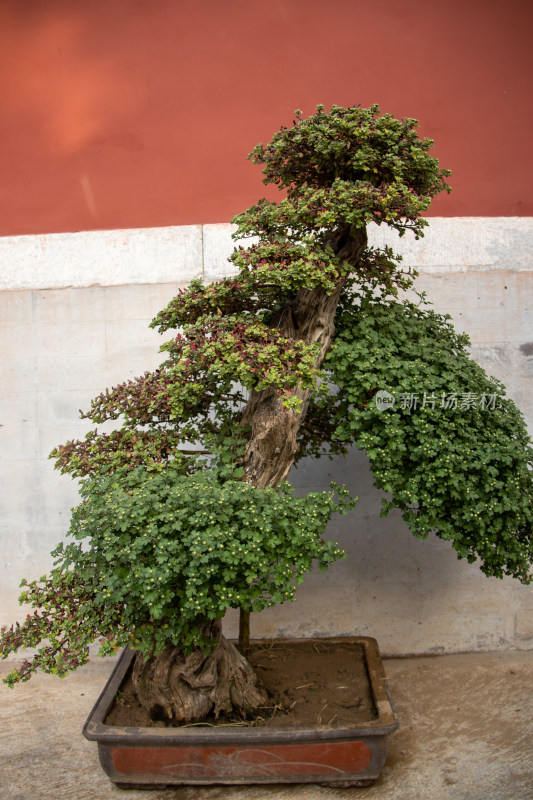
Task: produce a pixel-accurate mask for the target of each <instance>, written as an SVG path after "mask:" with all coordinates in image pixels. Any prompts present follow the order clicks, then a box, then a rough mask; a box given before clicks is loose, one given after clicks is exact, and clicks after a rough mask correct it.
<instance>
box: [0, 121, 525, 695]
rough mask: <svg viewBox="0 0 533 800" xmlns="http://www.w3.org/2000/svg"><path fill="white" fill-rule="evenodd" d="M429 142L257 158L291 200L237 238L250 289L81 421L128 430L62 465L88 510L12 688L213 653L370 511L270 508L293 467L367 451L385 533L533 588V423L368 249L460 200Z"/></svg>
mask: <svg viewBox="0 0 533 800" xmlns="http://www.w3.org/2000/svg"><path fill="white" fill-rule="evenodd" d="M416 127H417V123H416V121H415V120H412V119H404V120H399V119H396V118H394V117H392V116H391V115H389V114H382V113H381V112H380V110H379V109H378V107H377V106H372V107H371V108H366V109H365V108H360V107H359V106H355V107H351V108H342V107H340V106H332V108H331V109H330V110H329V111H326V109H325V108H324V106H318V107H317V111H316V113H315V114H313V115H312V116H310V117H309V118H304V117H303V116H302V114H301V112H299V111H298V112H296V117H295V119H294V121H293V125H292V126H291V127H289V128H281V130H280V131H279V132H277V133H276V134H275V135H274V136H273V138H272V139H271V141H270V142H269V143H268V144H267V145H262V144H259V145H257V146H256V147H255V149H254V150H253V152H252V153H251V154H250V158H251V160H252V161H253V162H254V163H256V164H261V165H262V166H263V175H264V182H265V183H273V184H275V185H277V186H278V187H279V188H280V189H281V190H283V191H284V197H283V199H281V200H280V201H279V202H277V203H276V202H272V201H268V200H260V201H259V202H258V203H257V204H256V205H255V206H252V207H251V208H249V209H247V210H246V211H245V212H243V213H242V214H239V215H237V217H235V219H234V220H233V221H234V223H235V224H236V233H235V237H236V239H238V240H239V241H241V242H242V241H243V240H246V238H247V237H254V238H253V240H252V243H251V244H249V246H248V247H243V246H242V244H240V245H239V246H237V247H236V249H235V250H234V252H233V254H232V255H231V257H230V261H231V262H232V264H233V266H234V268H235V274H234V275H233V276H232V277H228V278H225V279H224V280H221V281H218V282H216V283H212V284H209V285H206V284H204V283H202V282H201V281H198V280H195V281H192V282H191V284H190V285H189V286H188V288H187V289H185V290H182V291H181V292H180V293H179V294H178V295H177V297H176V298H175V299H174V300H172V301H171V302H170V303H169V304H168V306H167V307H166V308H165V309H163V310H162V311H161V312H160V313H159V314H158V315H157V317H156V318H155V319H154V321H153V322H152V326H153V327H156V328H158V330H159V331H160V332H161V333H165V332H167V331H173V334H172V338H171V339H170V340H169V341H167V342H166V343H165V344H163V346H162V348H161V349H162V352H163V353H165V354H166V355H165V360H164V361H163V363H162V364H161V366H160V367H159V368H158V369H157V370H155V371H154V372H151V373H145V374H144V375H143V376H141V377H139V378H137V379H135V380H133V381H127V382H125V383H123V384H120V385H119V386H115V387H114V388H112V389H110V390H106V391H105V392H103V393H102V394H101V395H99V396H98V397H97V398H95V399H94V400H93V402H92V404H91V406H90V408H89V409H88V411H86V412H85V413H83V414H82V416H83V417H84V418H86V419H88V420H90V421H91V422H92V423H93V424H95V425H101V424H103V423H108V422H109V421H115V425H116V428H115V430H114V431H112V432H111V433H102V432H98V430H97V429H94V430H92V431H91V432H90V433H88V434H87V436H86V437H85V438H84V439H83V440H81V441H70V442H67V443H66V444H64V445H61V446H60V447H58V448H56V449H55V450H54V451H53V453H52V456H53V458H54V459H55V462H56V467H57V468H58V469H60V470H61V471H62V472H65V473H69V474H71V475H72V476H74V477H76V478H80V479H81V503H80V505H79V506H78V507H77V508H76V509H75V510H74V512H73V517H72V522H71V526H70V530H69V536H70V537H71V538H72V540H73V541H71V542H70V543H69V544H65V545H64V544H60V545H59V546H58V548H57V549H56V550H55V551H54V556H55V558H56V562H55V567H54V568H53V569H52V571H51V572H50V575H49V576H44V577H43V578H41V579H40V581H32V582H30V583H25V587H26V588H25V591H24V593H23V595H22V598H21V599H22V600H23V601H26V602H29V603H31V604H32V605H33V606H34V607H36V609H37V610H36V611H35V612H34V613H33V615H29V616H28V618H27V620H26V621H25V622H23V623H22V625H18V624H17V625H16V626H14V627H12V628H11V629H9V630H8V629H3V631H2V635H1V638H0V647H1V652H2V655H3V656H4V657H5V656H7V655H8V654H9V653H10V652H13V651H16V650H17V649H18V648H19V647H26V646H32V647H33V646H38V645H39V644H40V643H41V642H42V641H43V640H48V641H47V643H45V644H44V645H43V646H42V647H41V649H40V650H39V652H38V654H37V655H36V656H35V657H34V658H33V660H31V661H27V662H25V664H24V665H23V667H22V668H21V669H19V670H15V671H14V672H12V673H11V674H10V675H9V676H8V678H7V682H8V683H9V684H10V685H13V684H14V683H16V682H17V681H18V680H26V679H27V678H28V677H29V676H30V675H31V674H32V672H33V671H34V670H35V669H37V668H38V667H40V668H42V669H44V670H46V671H49V672H57V673H58V674H60V675H63V674H65V673H66V672H67V671H68V670H69V669H74V668H76V667H77V666H79V665H80V664H82V663H84V662H85V661H86V660H87V657H88V644H89V643H90V642H91V641H93V640H94V639H98V638H100V640H101V643H102V647H101V652H102V653H103V654H105V653H108V652H111V651H112V650H113V649H114V648H115V647H117V646H122V645H125V644H131V645H132V646H133V647H134V648H136V649H138V650H139V651H140V652H141V653H143V654H144V655H145V656H147V657H148V656H149V655H154V654H157V653H158V652H160V651H161V650H162V649H163V648H165V647H166V646H168V645H175V646H178V647H179V648H181V649H182V650H183V652H191V651H192V650H193V649H194V648H195V647H198V646H201V647H204V648H206V649H209V647H210V646H212V644H213V643H212V642H211V643H210V642H209V641H208V640H206V637H205V630H206V625H208V623H209V622H211V621H214V620H218V619H220V618H221V617H222V616H223V615H224V613H225V611H226V609H227V608H229V607H233V608H241V609H244V610H246V611H255V610H260V609H261V608H264V607H266V606H268V605H272V604H275V603H278V602H283V601H285V600H290V599H292V597H293V594H294V585H295V583H298V582H300V581H301V580H302V578H303V575H304V573H305V572H306V571H308V570H309V569H310V568H311V566H312V564H313V563H318V565H319V566H320V567H321V568H326V567H327V566H328V565H330V564H331V563H333V561H334V560H335V559H337V558H339V557H342V555H343V554H342V553H341V551H340V550H339V549H338V548H337V547H336V546H335V545H334V544H333V543H328V542H325V541H324V539H323V534H324V531H325V527H326V524H327V522H328V520H329V519H330V517H331V515H332V514H333V513H335V512H341V513H343V512H345V511H346V510H347V509H348V508H350V507H352V506H353V504H354V501H353V500H352V499H351V498H350V496H349V495H348V493H347V490H346V489H344V488H343V487H332V491H331V492H322V493H311V494H309V495H308V496H307V497H305V498H301V497H296V496H295V495H294V494H293V493H292V492H291V490H290V487H289V486H288V484H287V483H286V481H284V480H282V481H281V482H279V481H278V479H271V480H270V483H269V481H268V480H266V479H265V481H264V482H263V486H264V488H259V487H260V486H261V485H262V484H261V473H262V471H263V470H265V471H266V470H267V468H270V466H271V463H272V461H275V460H276V459H278V460H282V459H285V462H286V463H285V464H284V465H283V470H281V473H283V474H285V473H286V472H287V471H288V469H289V468H290V465H291V463H293V462H294V461H295V460H297V459H298V458H302V457H303V456H315V457H319V456H321V455H324V454H328V455H331V454H335V453H343V452H345V451H346V448H347V447H348V446H349V445H356V446H357V447H359V448H361V449H363V450H365V451H366V452H367V454H368V456H369V459H370V464H371V468H372V471H373V474H374V477H375V482H376V486H378V487H379V488H380V489H383V490H384V491H385V492H386V493H387V494H386V499H384V513H386V512H387V511H388V510H390V509H391V508H393V507H397V508H399V509H401V512H402V515H403V518H404V520H405V522H406V524H407V525H408V526H409V527H410V529H411V530H412V532H413V533H414V534H415V535H417V536H422V537H425V536H427V535H429V534H431V533H435V534H437V535H438V536H441V537H442V538H444V539H448V540H450V541H451V542H452V544H453V547H454V548H455V549H456V551H457V554H458V556H459V557H466V558H467V559H468V560H469V561H473V560H475V559H479V562H480V566H481V569H482V570H483V571H484V572H485V573H486V574H487V575H492V576H497V577H501V576H502V575H504V574H508V575H511V576H513V577H516V578H518V579H519V580H520V581H522V582H523V583H528V582H529V581H530V578H531V574H530V570H531V564H532V561H533V544H532V533H531V531H532V523H533V511H532V503H531V500H532V497H533V479H532V471H531V467H532V455H533V451H532V450H531V446H530V441H529V439H528V436H527V433H526V428H525V424H524V421H523V418H522V417H521V415H520V413H519V411H518V410H517V409H516V407H515V406H514V404H513V403H512V402H511V401H510V400H509V399H508V398H506V397H505V392H504V388H503V387H502V385H501V384H499V383H498V382H497V381H494V380H492V379H490V378H488V377H487V376H486V374H485V373H484V372H483V370H482V369H481V368H480V367H479V366H478V365H477V364H475V363H474V362H473V361H472V360H471V359H470V357H469V354H468V339H467V337H465V336H464V335H458V334H456V333H455V332H454V330H453V328H452V327H451V325H450V322H449V319H448V318H446V317H443V316H439V315H438V314H435V313H434V312H433V311H431V310H430V309H429V307H428V306H427V304H426V303H425V301H424V299H423V298H420V297H419V298H418V302H417V303H415V302H413V300H412V299H411V300H407V299H405V297H406V295H405V290H408V289H409V288H410V287H411V286H412V283H413V280H414V278H415V277H416V273H415V272H414V271H412V270H410V269H409V268H402V265H401V263H400V258H399V257H397V256H396V255H395V254H394V253H393V252H392V251H391V250H390V249H389V248H384V249H375V248H374V249H373V248H369V247H368V246H367V244H366V227H367V225H368V224H369V223H375V224H378V225H382V224H384V225H387V226H389V227H391V228H393V229H395V230H396V231H398V232H399V234H400V236H401V235H403V234H404V233H405V232H406V231H411V232H412V233H413V234H414V235H415V236H416V238H418V237H420V236H422V235H423V229H424V226H425V225H426V224H427V223H426V222H425V220H424V219H423V218H422V214H423V213H424V212H425V211H426V210H427V209H428V207H429V205H430V203H431V200H432V198H433V197H434V196H435V195H436V194H437V193H439V192H441V191H443V190H446V191H449V187H448V185H447V183H446V178H447V176H448V175H449V172H448V171H447V170H443V169H441V168H440V167H439V165H438V162H437V160H436V159H435V158H433V157H432V156H431V155H430V154H429V150H430V149H431V146H432V142H431V141H430V140H428V139H421V138H420V137H419V135H418V133H417V130H416ZM334 331H335V335H333V332H334ZM378 392H387V393H388V397H389V405H388V406H387V407H386V408H383V407H379V406H378V405H377V403H376V397H377V393H378ZM415 395H416V398H417V400H416V402H415V401H414V400H413V397H414V396H415ZM474 395H475V396H476V397H477V398H484V399H483V401H482V402H481V404H477V405H476V404H475V403H473V402H472V397H473V396H474ZM390 398H392V400H391V399H390ZM406 398H409V400H407V399H406ZM468 398H470V402H469V401H468ZM265 409H266V411H265ZM269 425H270V428H269V427H268V426H269ZM284 426H286V427H284ZM272 430H273V431H274V433H272ZM276 430H277V434H278V438H277V441H281V440H285V439H287V440H288V439H290V436H291V435H293V433H294V436H295V444H294V446H291V447H289V448H288V449H287V451H286V452H285V451H284V452H281V450H280V447H278V446H276V436H275V435H274V434H275V433H276ZM289 434H290V435H289ZM269 437H272V441H273V442H274V444H273V445H272V446H271V447H270V449H269V448H268V447H267V446H266V445H265V442H266V443H267V445H268V441H269ZM261 447H262V448H263V449H261ZM252 459H253V463H254V467H253V471H251V470H250V469H248V467H249V464H250V463H251V461H252ZM267 462H268V463H267ZM281 473H280V474H281ZM350 488H353V490H354V491H357V487H356V486H355V487H350Z"/></svg>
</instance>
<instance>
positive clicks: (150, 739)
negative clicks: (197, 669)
mask: <svg viewBox="0 0 533 800" xmlns="http://www.w3.org/2000/svg"><path fill="white" fill-rule="evenodd" d="M272 641H280V640H279V639H275V640H272V639H262V640H256V641H255V642H253V643H255V644H260V643H262V642H272ZM282 641H286V642H291V643H295V644H296V643H298V642H306V643H307V642H316V643H317V644H319V643H324V642H328V643H330V644H339V643H343V644H349V643H353V644H354V645H361V646H362V647H363V649H364V655H365V661H366V666H367V672H368V677H369V683H370V689H371V691H372V695H373V699H374V705H375V708H376V712H377V717H376V719H373V720H369V721H368V722H367V723H364V724H363V725H357V726H353V727H352V726H344V727H341V728H329V727H327V726H323V727H283V728H281V727H277V728H276V727H268V728H265V727H260V728H257V727H252V726H250V727H246V726H243V727H239V728H238V729H237V730H236V729H235V727H233V726H229V725H228V726H227V727H225V726H223V725H216V726H213V727H202V726H198V727H189V728H188V727H175V728H146V727H145V728H143V727H119V726H113V725H106V724H105V722H104V720H105V718H106V716H107V714H108V713H109V711H110V709H111V706H112V705H113V702H114V700H115V695H116V693H117V691H118V690H119V689H120V686H121V684H122V681H123V680H124V678H125V676H126V674H127V672H128V669H129V668H130V665H131V662H132V661H133V658H134V657H135V651H133V650H131V649H130V648H125V649H124V650H123V652H122V654H121V655H120V658H119V660H118V662H117V664H116V666H115V668H114V670H113V672H112V673H111V676H110V677H109V680H108V681H107V684H106V686H105V687H104V689H103V691H102V692H101V694H100V696H99V698H98V700H97V701H96V703H95V705H94V707H93V709H92V711H91V712H90V714H89V717H88V718H87V721H86V723H85V725H84V726H83V730H82V732H83V735H84V736H85V738H86V739H88V740H89V741H97V742H101V743H106V744H124V745H127V744H128V740H131V744H133V743H135V745H141V744H142V745H147V744H149V745H152V746H156V747H165V746H168V745H169V744H174V745H175V744H176V743H177V739H179V740H180V743H182V744H183V745H184V746H202V745H203V744H207V743H212V741H213V736H216V738H217V742H218V743H219V744H220V745H221V746H224V745H229V746H231V745H232V744H240V743H242V741H243V736H245V738H246V741H247V742H248V743H249V744H252V743H253V742H255V741H257V742H262V743H266V742H267V741H268V742H269V743H271V744H274V743H276V742H280V743H287V742H291V743H293V744H296V743H297V742H298V741H299V740H305V739H309V737H310V736H311V737H312V738H313V739H314V740H315V741H316V740H321V741H339V740H341V741H342V740H346V739H353V738H354V737H364V736H376V735H379V736H385V735H387V734H389V733H392V732H393V731H395V730H396V729H397V728H398V724H399V723H398V720H397V719H396V714H395V712H394V709H393V707H392V704H391V701H390V697H389V693H388V688H387V679H386V676H385V671H384V669H383V664H382V661H381V656H380V653H379V648H378V643H377V641H376V640H375V639H373V638H372V637H370V636H334V637H321V638H309V639H302V638H298V639H296V638H295V639H283V640H282Z"/></svg>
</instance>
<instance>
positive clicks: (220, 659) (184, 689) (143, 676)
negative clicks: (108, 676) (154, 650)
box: [132, 621, 267, 724]
mask: <svg viewBox="0 0 533 800" xmlns="http://www.w3.org/2000/svg"><path fill="white" fill-rule="evenodd" d="M206 633H208V634H209V636H210V637H211V638H213V639H216V645H215V647H214V649H213V650H211V652H209V653H206V652H204V651H203V650H200V649H198V650H195V651H194V652H193V653H191V654H190V655H184V654H183V653H182V652H181V651H180V649H179V648H178V647H173V646H171V645H168V646H167V647H166V648H165V649H164V650H163V651H162V652H161V653H160V654H159V655H158V656H155V657H152V658H149V659H147V660H146V661H145V660H144V658H143V657H142V656H141V654H140V653H138V654H137V656H136V658H135V661H134V666H133V675H132V678H133V683H134V686H135V690H136V693H137V697H138V699H139V702H140V703H141V705H142V706H143V707H144V708H145V709H146V710H147V711H148V712H149V714H150V716H151V717H152V718H154V719H163V720H165V721H167V722H169V723H173V724H186V723H190V722H201V721H202V720H204V719H206V717H207V716H209V715H210V714H212V715H214V717H215V719H216V718H218V716H219V715H220V714H230V713H232V712H235V711H237V712H240V713H241V714H242V716H243V718H246V717H249V716H250V715H253V714H254V713H255V712H257V711H258V709H259V708H261V706H264V705H266V703H267V696H266V694H265V692H264V691H263V690H262V689H261V688H260V687H258V686H257V683H256V678H255V675H254V672H253V670H252V667H251V666H250V664H248V662H247V661H246V659H245V658H244V657H243V656H242V655H241V654H240V653H239V651H238V650H237V648H236V647H235V645H233V644H231V642H228V640H227V639H225V638H224V636H223V635H222V626H221V623H220V621H217V622H214V623H212V624H211V625H210V626H208V628H206Z"/></svg>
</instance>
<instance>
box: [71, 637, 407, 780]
mask: <svg viewBox="0 0 533 800" xmlns="http://www.w3.org/2000/svg"><path fill="white" fill-rule="evenodd" d="M315 641H316V646H317V649H318V650H324V649H326V648H327V647H328V646H331V647H334V646H336V645H338V644H339V643H342V645H343V646H344V648H345V647H346V645H348V646H349V647H353V663H354V669H357V670H358V671H359V672H361V664H360V663H359V664H356V661H357V660H358V661H359V662H360V661H361V659H363V662H364V671H365V672H366V673H367V674H368V680H369V691H370V697H371V699H372V705H373V708H372V713H370V714H369V719H368V721H361V719H359V720H358V721H357V722H354V723H353V724H352V723H346V722H344V723H343V724H342V725H341V726H340V727H337V726H336V725H335V720H334V719H332V720H331V722H330V724H327V719H326V720H325V721H322V720H321V718H319V721H320V722H321V723H322V724H315V725H313V726H309V725H307V726H304V727H300V726H297V727H290V726H287V725H286V724H285V725H284V726H280V725H277V724H276V720H273V721H271V722H270V723H267V725H266V726H253V727H252V726H250V727H248V726H246V727H234V726H231V725H228V726H216V727H204V726H198V727H197V726H194V727H182V728H168V727H122V726H117V725H112V724H108V723H107V722H106V718H107V717H108V715H109V713H110V711H111V708H112V706H113V703H114V701H115V697H116V695H117V693H118V692H120V691H121V687H122V686H124V685H125V681H126V677H127V674H128V671H129V668H130V664H131V661H132V658H133V653H132V652H131V651H128V650H126V651H124V653H123V654H122V656H121V658H120V660H119V662H118V664H117V666H116V668H115V670H114V672H113V674H112V675H111V677H110V679H109V681H108V683H107V686H106V688H105V689H104V691H103V693H102V695H101V696H100V698H99V700H98V701H97V703H96V705H95V707H94V709H93V711H92V712H91V714H90V716H89V718H88V720H87V722H86V724H85V727H84V729H83V733H84V736H85V737H86V738H87V739H90V740H92V741H97V742H98V750H99V755H100V762H101V764H102V767H103V769H104V771H105V772H106V774H107V775H108V776H109V777H110V779H111V780H112V781H113V782H114V783H116V784H117V785H118V786H121V787H123V788H144V789H147V788H152V787H153V788H161V786H175V785H180V784H190V785H191V784H198V785H206V784H266V783H322V784H327V785H329V786H332V785H335V786H338V787H345V786H368V785H370V784H372V783H373V782H374V781H375V780H376V778H377V777H378V776H379V774H380V772H381V770H382V768H383V765H384V763H385V758H386V736H387V735H388V734H389V733H391V732H392V731H394V730H395V729H396V728H397V727H398V723H397V721H396V718H395V715H394V712H393V710H392V707H391V704H390V701H389V698H388V693H387V685H386V678H385V673H384V670H383V665H382V662H381V658H380V655H379V650H378V647H377V643H376V641H375V640H374V639H370V638H368V637H357V638H355V637H354V638H342V639H339V638H336V639H318V640H315ZM286 644H287V645H288V646H289V645H290V648H289V649H290V650H294V649H296V648H298V646H299V641H298V640H286ZM301 645H302V646H305V647H307V648H308V647H309V640H302V641H301ZM347 705H349V704H347ZM283 722H284V723H286V722H287V720H286V719H284V720H283ZM324 722H325V723H326V724H324Z"/></svg>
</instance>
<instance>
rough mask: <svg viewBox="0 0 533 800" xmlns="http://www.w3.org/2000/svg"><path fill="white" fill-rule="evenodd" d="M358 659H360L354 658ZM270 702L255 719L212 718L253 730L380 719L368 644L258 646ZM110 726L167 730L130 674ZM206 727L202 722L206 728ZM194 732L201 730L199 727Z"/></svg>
mask: <svg viewBox="0 0 533 800" xmlns="http://www.w3.org/2000/svg"><path fill="white" fill-rule="evenodd" d="M354 655H355V657H354ZM248 660H249V661H250V663H251V664H252V666H253V668H254V670H255V672H256V674H257V675H258V676H259V679H260V681H261V683H262V684H263V686H264V687H265V689H266V690H267V692H268V694H269V697H270V700H269V703H268V706H266V707H265V708H263V709H261V712H260V714H259V716H257V717H256V718H255V719H251V720H246V721H243V719H242V717H239V716H234V717H230V718H228V717H224V718H223V717H219V719H218V720H215V719H209V718H208V719H207V720H206V721H205V723H203V724H205V725H206V727H209V726H212V725H217V726H218V725H235V726H237V725H246V726H253V727H263V726H264V727H269V726H270V727H276V728H279V727H285V726H287V727H293V726H299V727H305V728H309V727H322V726H330V727H332V728H337V727H343V728H345V727H356V726H358V725H362V724H365V723H368V722H370V721H371V720H374V719H376V718H377V716H378V715H377V711H376V708H375V705H374V700H373V697H372V693H371V690H370V686H369V679H368V672H367V667H366V661H365V657H364V648H363V646H362V645H356V646H355V653H354V644H353V642H352V643H350V644H347V643H346V644H345V643H342V642H338V641H337V642H329V641H327V640H324V642H323V643H322V642H320V641H318V642H317V641H316V640H315V641H309V642H305V641H301V640H300V641H295V642H291V641H290V640H289V641H287V640H284V641H283V642H275V641H273V642H268V643H261V644H256V645H253V646H252V648H251V652H250V655H249V659H248ZM117 695H118V696H117V697H116V699H115V703H114V705H113V706H112V708H111V711H110V713H109V714H108V715H107V717H106V720H105V724H106V725H114V726H121V727H141V728H148V727H165V722H164V721H163V720H153V719H151V718H150V716H149V715H148V713H147V712H146V711H145V710H144V709H143V708H142V706H140V704H139V703H138V701H137V698H136V695H135V690H134V688H133V684H132V681H131V675H130V674H129V673H128V675H127V676H126V679H125V680H124V682H123V683H122V686H121V690H120V692H119V693H117ZM201 725H202V723H200V726H201ZM194 727H199V726H198V724H197V725H195V726H194Z"/></svg>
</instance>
